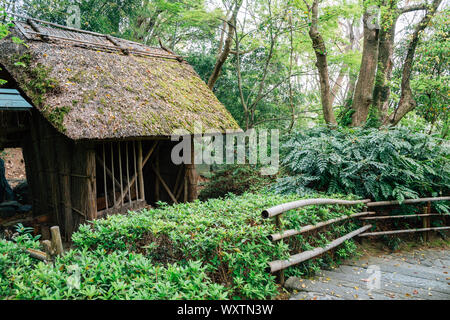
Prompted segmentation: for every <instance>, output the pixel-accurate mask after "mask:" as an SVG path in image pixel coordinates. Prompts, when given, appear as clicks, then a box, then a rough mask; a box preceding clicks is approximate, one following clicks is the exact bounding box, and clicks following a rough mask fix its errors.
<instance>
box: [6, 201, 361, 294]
mask: <svg viewBox="0 0 450 320" xmlns="http://www.w3.org/2000/svg"><path fill="white" fill-rule="evenodd" d="M314 196H315V197H320V195H314ZM335 197H338V198H343V197H342V196H339V195H335ZM345 198H347V199H352V198H354V197H352V196H347V197H345ZM298 199H299V197H298V196H296V195H277V194H249V193H246V194H244V195H241V196H234V195H229V196H228V197H227V198H226V199H211V200H209V201H207V202H200V201H196V202H193V203H187V204H178V205H173V206H168V205H166V204H164V203H160V207H159V208H157V209H151V210H143V211H142V212H139V213H130V214H129V215H127V216H124V215H115V216H110V217H108V218H107V219H103V220H96V221H94V222H93V223H92V224H90V225H83V226H81V227H80V229H79V231H78V232H77V233H75V234H74V235H73V243H74V248H73V249H72V250H70V251H68V252H66V253H65V254H64V255H63V256H60V257H57V259H56V260H55V261H54V263H53V264H44V263H42V262H38V261H37V260H34V259H32V258H31V257H30V256H29V255H28V254H27V253H26V251H25V248H30V247H32V248H37V247H38V246H39V243H38V242H37V241H36V238H32V237H27V236H26V235H20V236H18V237H16V238H15V241H16V242H11V241H5V240H0V296H1V297H3V298H7V299H230V298H234V299H236V298H251V299H254V298H257V299H263V298H271V297H274V296H276V295H277V294H278V286H277V284H276V282H275V276H273V275H271V274H269V273H267V272H266V267H267V263H268V262H269V261H272V260H275V259H285V258H287V257H288V255H289V254H294V253H298V252H299V251H300V250H309V249H311V248H313V247H317V246H324V245H326V244H327V243H328V242H329V241H330V240H332V239H335V238H337V237H339V236H341V235H343V234H344V233H347V232H349V231H351V230H354V229H355V228H357V227H358V226H357V225H356V224H355V223H353V222H350V221H346V222H342V223H337V224H335V225H333V226H330V227H329V228H327V229H321V231H320V233H319V232H317V233H316V234H314V233H311V234H305V235H300V236H295V237H291V238H289V240H288V241H287V242H286V243H283V242H276V243H273V242H271V241H269V240H268V239H267V235H268V234H271V233H274V232H275V226H274V223H273V221H271V220H270V219H262V218H261V211H262V209H265V208H268V207H271V206H274V205H278V204H281V203H285V202H289V201H294V200H298ZM359 209H360V208H358V207H357V206H355V207H353V208H345V207H340V206H320V207H316V206H310V207H307V208H301V209H297V210H291V211H289V212H287V213H286V214H284V215H283V218H282V219H281V221H282V228H283V229H290V228H300V227H302V226H304V225H306V224H311V223H317V222H320V221H323V220H328V219H331V218H333V217H338V216H342V215H345V214H351V213H352V212H355V211H356V210H359ZM22 231H26V230H25V229H24V230H22ZM339 249H340V250H339V252H338V254H336V256H335V257H333V256H332V255H325V256H324V257H323V258H320V259H316V260H314V261H308V262H306V263H303V264H300V265H298V266H297V267H292V268H289V269H288V270H287V275H307V274H310V273H313V272H316V271H317V270H319V269H320V268H321V267H326V266H329V265H330V264H333V263H334V262H335V261H336V260H340V259H343V258H344V257H347V256H349V255H351V254H352V253H354V251H355V247H354V244H353V243H352V241H349V242H346V243H345V244H344V245H343V246H341V247H340V248H339ZM72 266H77V267H78V269H79V271H80V280H81V281H80V287H79V289H77V288H74V287H69V286H68V283H67V280H68V278H69V277H71V276H73V269H72Z"/></svg>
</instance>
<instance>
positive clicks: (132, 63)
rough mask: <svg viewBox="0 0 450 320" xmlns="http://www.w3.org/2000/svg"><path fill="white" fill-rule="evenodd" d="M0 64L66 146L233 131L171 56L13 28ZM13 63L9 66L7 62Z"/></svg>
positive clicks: (104, 40)
mask: <svg viewBox="0 0 450 320" xmlns="http://www.w3.org/2000/svg"><path fill="white" fill-rule="evenodd" d="M13 35H14V36H18V37H20V38H21V39H23V40H24V41H25V44H26V46H24V45H20V44H19V45H18V44H15V43H13V42H12V41H11V40H10V39H6V40H3V41H1V42H0V64H1V65H2V66H3V67H4V68H6V70H7V71H8V72H9V73H10V74H11V75H12V77H13V78H14V79H15V80H16V81H17V84H18V87H19V88H20V89H21V90H22V91H23V92H24V93H25V94H26V96H27V97H28V98H29V99H30V100H31V101H32V102H33V104H34V106H35V107H37V108H38V109H39V110H40V112H41V113H42V114H43V115H44V116H45V117H46V118H47V119H48V120H49V121H50V122H51V123H52V124H53V125H54V126H55V127H56V128H57V129H58V130H59V131H60V132H62V133H64V134H65V135H66V136H68V137H69V138H72V139H75V140H78V139H108V138H124V137H149V136H161V135H163V136H167V135H170V134H172V133H173V132H174V130H175V129H186V130H188V131H189V132H192V131H193V126H194V123H195V122H196V121H199V122H201V123H202V125H203V128H204V129H205V130H214V131H216V132H224V131H225V130H226V129H233V130H239V127H238V125H237V123H236V121H235V120H234V119H233V117H232V116H231V115H230V113H229V112H228V111H227V110H226V109H225V107H224V106H223V105H222V104H221V103H220V102H219V101H218V100H217V98H216V97H215V96H214V94H213V93H212V92H211V90H209V88H208V87H207V86H206V84H205V83H204V82H203V81H202V80H201V79H200V78H199V76H198V75H197V74H196V73H195V71H194V70H193V69H192V67H191V66H189V65H188V64H187V63H186V62H185V61H183V60H182V59H181V58H180V57H178V56H176V55H175V54H173V53H172V52H170V51H168V50H164V49H159V48H150V47H147V46H144V45H142V44H138V43H134V42H130V41H126V40H123V39H118V38H113V37H110V36H105V35H100V34H96V33H87V32H84V31H81V30H74V29H61V28H57V27H49V26H48V25H45V24H42V23H39V24H38V23H37V22H36V20H28V21H27V23H25V22H15V28H14V30H13ZM17 61H19V62H21V63H19V65H15V64H14V63H15V62H17Z"/></svg>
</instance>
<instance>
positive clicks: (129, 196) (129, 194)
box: [125, 141, 132, 203]
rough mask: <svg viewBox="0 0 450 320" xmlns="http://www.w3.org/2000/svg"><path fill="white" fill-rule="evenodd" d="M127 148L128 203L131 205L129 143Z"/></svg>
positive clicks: (126, 143)
mask: <svg viewBox="0 0 450 320" xmlns="http://www.w3.org/2000/svg"><path fill="white" fill-rule="evenodd" d="M125 146H126V148H127V151H126V152H125V158H126V162H127V186H128V200H129V201H128V202H129V203H131V184H132V183H130V163H129V161H128V160H129V157H128V141H127V142H125Z"/></svg>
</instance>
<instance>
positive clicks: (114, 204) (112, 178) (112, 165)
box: [111, 142, 116, 207]
mask: <svg viewBox="0 0 450 320" xmlns="http://www.w3.org/2000/svg"><path fill="white" fill-rule="evenodd" d="M111 172H112V177H111V180H112V186H113V200H114V202H113V207H115V206H116V181H115V180H116V177H115V173H114V147H113V142H111Z"/></svg>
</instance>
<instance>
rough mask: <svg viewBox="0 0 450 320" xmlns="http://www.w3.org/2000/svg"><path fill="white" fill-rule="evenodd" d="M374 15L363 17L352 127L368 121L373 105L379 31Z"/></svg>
mask: <svg viewBox="0 0 450 320" xmlns="http://www.w3.org/2000/svg"><path fill="white" fill-rule="evenodd" d="M371 18H372V14H371V13H369V12H368V11H367V10H366V11H365V12H364V15H363V23H364V43H363V53H362V58H361V67H360V69H359V76H358V82H357V83H356V88H355V93H354V97H353V105H352V107H353V109H354V113H353V115H352V124H351V125H352V126H353V127H355V126H361V125H364V123H365V122H366V120H367V115H368V114H369V108H370V105H371V103H372V92H373V85H374V82H375V71H376V69H377V62H378V36H379V30H378V29H377V28H376V27H373V26H372V25H371V23H372V21H370V19H371Z"/></svg>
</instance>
